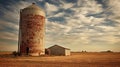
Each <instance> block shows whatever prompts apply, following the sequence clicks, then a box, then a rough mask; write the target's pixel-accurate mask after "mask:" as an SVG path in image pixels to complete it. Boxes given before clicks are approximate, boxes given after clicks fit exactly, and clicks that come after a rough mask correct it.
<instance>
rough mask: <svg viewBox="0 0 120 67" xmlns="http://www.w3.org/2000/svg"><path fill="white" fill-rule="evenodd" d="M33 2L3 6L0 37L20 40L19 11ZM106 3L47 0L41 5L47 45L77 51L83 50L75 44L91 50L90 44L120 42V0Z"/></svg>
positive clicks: (78, 0) (90, 0)
mask: <svg viewBox="0 0 120 67" xmlns="http://www.w3.org/2000/svg"><path fill="white" fill-rule="evenodd" d="M31 2H32V1H31V0H29V1H27V0H26V1H18V2H15V3H14V5H13V3H10V4H9V5H8V6H7V8H8V9H6V8H4V7H3V6H2V8H1V9H2V11H1V10H0V11H1V12H2V13H3V16H0V17H2V18H3V19H2V20H1V19H0V33H1V35H0V39H6V40H13V41H17V38H18V28H19V26H18V22H19V10H20V9H22V8H24V7H26V6H28V5H30V4H31ZM35 2H36V3H37V4H39V3H40V2H43V0H35ZM38 2H39V3H38ZM104 2H106V5H108V7H107V8H104V7H103V6H104V4H100V3H98V2H97V1H96V0H77V1H75V2H68V1H65V0H60V1H55V0H51V1H50V2H48V1H46V2H45V1H44V3H43V6H42V7H44V6H45V11H46V47H48V46H51V45H54V44H58V45H62V46H65V47H70V48H71V49H74V50H81V49H82V48H81V49H80V48H77V47H75V46H81V47H83V48H84V49H85V48H86V49H89V50H90V49H93V48H91V47H90V46H98V45H103V44H105V45H113V44H117V43H119V42H120V41H119V40H120V38H119V37H117V36H119V35H120V32H119V31H120V24H119V23H118V22H119V19H116V17H117V18H119V9H117V8H119V6H118V3H119V1H118V0H115V2H113V3H112V0H109V1H104ZM115 4H116V5H115ZM108 14H109V15H108ZM10 16H11V17H10ZM115 21H116V22H115ZM3 30H4V31H3ZM116 35H117V36H116ZM7 45H8V44H7ZM84 46H86V47H84ZM72 47H74V48H72ZM98 47H99V46H98ZM107 47H109V46H106V48H107ZM75 48H76V49H75Z"/></svg>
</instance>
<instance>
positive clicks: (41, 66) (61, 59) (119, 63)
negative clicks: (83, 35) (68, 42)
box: [0, 52, 120, 67]
mask: <svg viewBox="0 0 120 67" xmlns="http://www.w3.org/2000/svg"><path fill="white" fill-rule="evenodd" d="M0 67H120V53H79V52H78V53H77V52H76V53H71V56H40V57H31V56H20V57H14V56H13V55H10V53H9V52H8V53H2V52H0Z"/></svg>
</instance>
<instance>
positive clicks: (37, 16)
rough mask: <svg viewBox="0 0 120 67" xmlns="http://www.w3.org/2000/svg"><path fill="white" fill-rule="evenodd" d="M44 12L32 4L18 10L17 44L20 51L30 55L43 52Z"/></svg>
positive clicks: (37, 54)
mask: <svg viewBox="0 0 120 67" xmlns="http://www.w3.org/2000/svg"><path fill="white" fill-rule="evenodd" d="M44 26H45V13H44V11H42V10H41V9H40V8H39V7H38V6H36V5H35V4H32V5H31V6H29V7H27V8H24V9H22V10H21V11H20V31H19V44H20V53H21V54H28V55H32V56H39V55H43V54H45V49H44V36H45V34H44V30H45V29H44Z"/></svg>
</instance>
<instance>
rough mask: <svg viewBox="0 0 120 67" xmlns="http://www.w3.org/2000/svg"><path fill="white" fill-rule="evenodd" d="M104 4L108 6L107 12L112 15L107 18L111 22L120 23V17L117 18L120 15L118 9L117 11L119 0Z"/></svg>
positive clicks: (109, 0) (110, 0)
mask: <svg viewBox="0 0 120 67" xmlns="http://www.w3.org/2000/svg"><path fill="white" fill-rule="evenodd" d="M106 4H107V5H108V6H109V7H108V8H109V9H108V11H109V12H111V13H112V14H113V15H110V16H109V18H110V19H111V20H114V21H116V22H119V23H120V20H119V19H120V16H119V14H120V9H119V8H120V6H119V4H120V0H114V1H112V0H108V1H107V2H106Z"/></svg>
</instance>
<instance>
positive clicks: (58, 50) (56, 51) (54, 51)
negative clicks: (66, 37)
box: [48, 45, 70, 56]
mask: <svg viewBox="0 0 120 67" xmlns="http://www.w3.org/2000/svg"><path fill="white" fill-rule="evenodd" d="M48 49H49V50H50V54H51V55H58V56H60V55H62V56H69V55H70V49H68V48H65V47H62V46H59V45H54V46H51V47H49V48H48Z"/></svg>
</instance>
